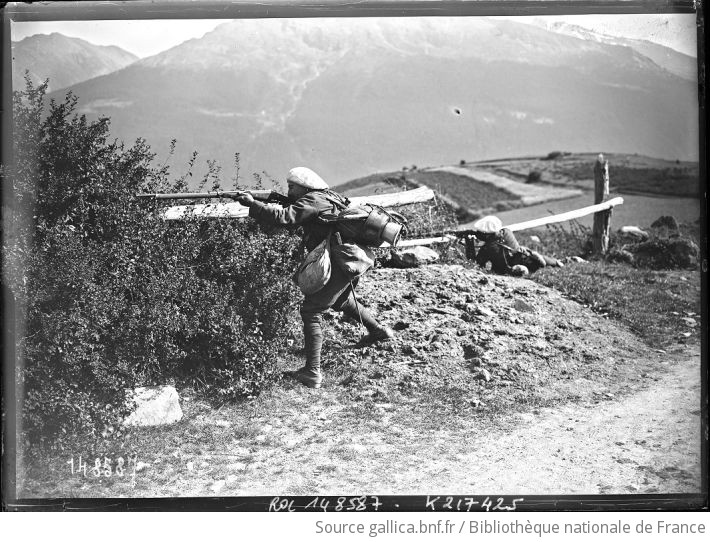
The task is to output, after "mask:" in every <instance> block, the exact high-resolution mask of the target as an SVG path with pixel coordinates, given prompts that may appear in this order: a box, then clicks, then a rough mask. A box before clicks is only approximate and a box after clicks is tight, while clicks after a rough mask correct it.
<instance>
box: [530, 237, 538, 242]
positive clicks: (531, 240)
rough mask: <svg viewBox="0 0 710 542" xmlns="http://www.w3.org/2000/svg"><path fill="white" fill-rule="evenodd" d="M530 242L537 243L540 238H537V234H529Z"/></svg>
mask: <svg viewBox="0 0 710 542" xmlns="http://www.w3.org/2000/svg"><path fill="white" fill-rule="evenodd" d="M530 242H531V243H539V242H540V238H539V237H538V236H537V235H531V236H530Z"/></svg>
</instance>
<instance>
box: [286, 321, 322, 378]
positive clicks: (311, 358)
mask: <svg viewBox="0 0 710 542" xmlns="http://www.w3.org/2000/svg"><path fill="white" fill-rule="evenodd" d="M301 318H302V319H303V340H304V343H305V351H306V365H305V366H304V367H301V368H300V369H298V370H297V371H291V372H289V373H287V375H288V376H290V377H291V378H295V379H296V380H298V381H299V382H300V383H301V384H303V385H304V386H306V387H309V388H315V389H318V388H320V386H321V383H322V382H323V374H322V373H321V370H320V352H321V348H322V347H323V329H322V327H321V315H320V314H302V315H301Z"/></svg>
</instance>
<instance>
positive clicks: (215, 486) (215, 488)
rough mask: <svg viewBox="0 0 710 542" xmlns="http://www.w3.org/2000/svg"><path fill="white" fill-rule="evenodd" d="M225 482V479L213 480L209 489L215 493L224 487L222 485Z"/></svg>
mask: <svg viewBox="0 0 710 542" xmlns="http://www.w3.org/2000/svg"><path fill="white" fill-rule="evenodd" d="M226 483H227V482H226V480H219V481H217V482H215V483H214V484H212V485H211V486H210V489H211V490H212V491H214V492H215V493H217V492H218V491H220V490H221V489H222V488H223V487H224V485H225V484H226Z"/></svg>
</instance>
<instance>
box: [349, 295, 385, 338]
mask: <svg viewBox="0 0 710 542" xmlns="http://www.w3.org/2000/svg"><path fill="white" fill-rule="evenodd" d="M355 303H356V302H355V301H354V300H353V297H352V296H350V297H348V299H347V301H346V302H345V303H344V304H343V306H342V308H341V310H342V311H343V314H345V315H346V316H348V317H350V318H352V319H353V320H355V321H356V322H357V321H360V320H362V324H363V325H364V326H365V329H367V332H368V333H367V335H365V336H364V337H363V338H362V340H361V342H363V343H374V342H378V341H387V340H389V339H391V338H392V337H394V331H392V330H391V329H390V328H389V327H387V326H384V325H382V324H380V323H379V322H378V321H377V320H375V317H374V316H373V315H372V313H371V312H370V311H369V310H368V309H367V308H366V307H364V306H363V305H362V303H359V302H358V303H357V305H356V304H355Z"/></svg>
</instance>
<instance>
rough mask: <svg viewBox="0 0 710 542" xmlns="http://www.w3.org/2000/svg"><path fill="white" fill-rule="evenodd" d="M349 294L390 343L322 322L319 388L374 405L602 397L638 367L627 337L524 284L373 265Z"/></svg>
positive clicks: (460, 271) (468, 273)
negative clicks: (339, 389)
mask: <svg viewBox="0 0 710 542" xmlns="http://www.w3.org/2000/svg"><path fill="white" fill-rule="evenodd" d="M358 289H359V293H360V295H361V296H362V297H363V298H364V300H365V303H366V304H368V305H370V306H371V307H372V308H373V309H374V310H375V312H376V313H377V314H378V315H379V317H380V319H381V320H382V321H384V322H385V323H387V324H388V325H390V326H392V327H393V328H394V329H395V330H397V334H396V337H395V339H393V340H391V341H389V342H387V343H384V344H381V345H378V346H366V347H359V346H358V345H356V344H355V343H356V342H357V339H358V335H357V334H358V330H357V327H355V326H353V325H352V324H353V323H354V322H352V321H347V322H346V321H343V320H339V319H338V317H337V316H334V315H331V316H329V317H328V318H327V319H326V343H325V344H326V347H325V349H324V363H325V368H326V383H325V384H326V387H332V386H343V387H344V388H345V389H347V390H349V391H350V392H351V393H353V394H355V395H356V396H359V397H360V398H362V399H366V400H369V401H371V402H374V403H397V402H400V401H405V402H406V401H408V400H411V399H417V398H421V399H422V401H423V399H424V397H422V396H427V397H426V399H427V401H434V402H440V403H448V404H451V403H456V404H458V405H460V406H463V407H467V408H468V407H470V408H474V409H477V410H487V409H489V408H492V409H498V408H500V407H503V406H508V407H510V406H513V405H528V406H529V405H531V404H532V405H542V404H548V403H551V402H558V401H560V400H577V399H590V398H593V397H594V394H597V395H601V396H603V395H604V394H609V395H610V396H611V395H613V394H615V393H616V392H617V391H619V387H620V386H622V385H623V382H624V381H626V380H627V377H628V376H629V375H630V374H631V375H638V373H639V371H641V372H642V369H641V367H640V364H641V363H648V362H644V361H642V360H643V359H644V358H645V357H646V356H644V355H640V352H643V351H647V347H645V346H644V345H643V344H641V343H640V341H639V340H638V339H637V338H636V337H635V336H633V335H632V334H631V333H630V332H628V331H627V330H625V329H623V328H621V327H619V325H618V324H616V323H611V322H609V321H608V320H606V319H604V318H603V317H600V316H599V315H598V314H594V313H593V312H592V311H591V310H589V309H587V308H585V307H583V306H581V305H579V304H578V303H576V302H573V301H569V300H566V299H564V298H563V297H562V296H561V295H560V294H559V293H558V292H556V291H554V290H552V289H549V288H546V287H544V286H540V285H538V284H537V283H535V282H532V281H530V280H526V279H518V278H514V277H505V276H497V275H491V274H488V273H486V272H485V271H482V270H479V269H476V268H466V267H463V266H461V265H430V266H425V267H421V268H418V269H413V270H405V269H377V270H374V271H373V272H371V273H370V274H368V276H367V277H366V278H365V280H364V281H363V282H362V284H361V286H360V287H359V288H358ZM329 324H330V325H329ZM610 376H614V378H612V379H610V378H609V377H610ZM610 381H611V382H612V384H609V382H610ZM616 383H619V384H616Z"/></svg>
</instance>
